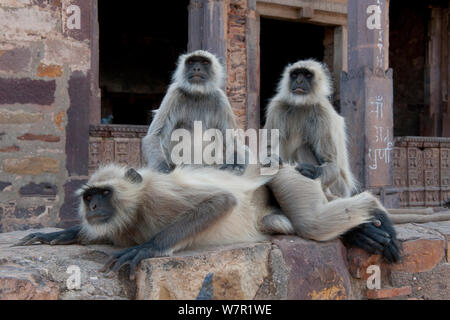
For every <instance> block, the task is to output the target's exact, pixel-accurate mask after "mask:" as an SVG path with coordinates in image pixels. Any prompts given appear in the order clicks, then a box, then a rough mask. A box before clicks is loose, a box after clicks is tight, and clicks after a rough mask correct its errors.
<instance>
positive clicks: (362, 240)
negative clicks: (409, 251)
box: [343, 209, 401, 263]
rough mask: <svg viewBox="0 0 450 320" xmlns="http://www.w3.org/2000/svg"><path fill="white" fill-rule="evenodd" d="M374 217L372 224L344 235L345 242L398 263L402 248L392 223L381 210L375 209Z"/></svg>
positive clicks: (361, 226) (366, 224) (369, 223)
mask: <svg viewBox="0 0 450 320" xmlns="http://www.w3.org/2000/svg"><path fill="white" fill-rule="evenodd" d="M372 217H373V218H372V221H371V222H368V223H363V224H362V225H360V226H358V227H356V228H354V229H352V230H350V231H348V232H347V233H346V234H344V235H343V240H344V242H346V243H347V244H349V245H351V246H356V247H359V248H362V249H364V250H365V251H367V252H368V253H370V254H381V255H382V256H383V257H384V259H386V261H387V262H390V263H395V262H398V261H399V260H400V253H401V246H400V243H399V241H398V240H397V234H396V232H395V229H394V226H393V224H392V221H391V220H390V219H389V217H388V216H387V215H386V213H385V212H383V211H382V210H380V209H374V210H373V211H372Z"/></svg>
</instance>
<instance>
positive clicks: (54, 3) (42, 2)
mask: <svg viewBox="0 0 450 320" xmlns="http://www.w3.org/2000/svg"><path fill="white" fill-rule="evenodd" d="M28 1H30V2H32V3H33V4H35V5H38V6H39V7H41V8H50V9H52V10H58V9H60V8H61V0H28Z"/></svg>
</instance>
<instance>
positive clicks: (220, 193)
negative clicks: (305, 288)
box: [18, 164, 400, 278]
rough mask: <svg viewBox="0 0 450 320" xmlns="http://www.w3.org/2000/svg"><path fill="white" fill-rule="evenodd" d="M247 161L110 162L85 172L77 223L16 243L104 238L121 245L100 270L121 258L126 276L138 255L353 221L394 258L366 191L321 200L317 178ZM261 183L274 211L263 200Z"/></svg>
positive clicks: (363, 242)
mask: <svg viewBox="0 0 450 320" xmlns="http://www.w3.org/2000/svg"><path fill="white" fill-rule="evenodd" d="M253 168H254V167H253V166H251V167H249V168H248V169H247V170H246V172H245V173H244V174H243V175H235V174H233V173H232V172H230V171H227V170H217V169H216V168H211V167H209V168H208V167H200V168H192V167H182V166H180V167H177V168H175V169H174V170H173V171H172V172H170V173H169V174H164V173H161V172H158V171H156V170H154V169H150V168H143V169H140V170H138V171H136V170H134V169H127V168H125V167H122V166H117V165H113V164H111V165H108V166H106V167H103V168H100V169H99V170H97V171H96V172H95V173H93V174H92V176H91V178H90V179H89V181H88V183H87V184H86V186H84V187H83V188H81V189H80V190H79V191H78V195H79V196H80V203H79V214H80V217H81V220H82V224H81V225H78V226H75V227H72V228H69V229H66V230H64V231H58V232H53V233H47V234H44V233H33V234H30V235H28V236H26V237H25V238H24V239H22V240H21V241H20V242H19V243H18V245H31V244H34V243H44V244H52V245H66V244H74V243H92V242H99V241H108V242H112V243H113V244H115V245H117V246H121V247H128V248H127V249H125V250H121V251H118V252H117V253H115V254H113V255H112V256H111V258H110V259H109V261H107V262H106V264H105V266H104V268H103V271H105V272H114V271H117V270H119V269H120V268H121V267H122V266H124V265H127V264H128V265H130V272H131V274H130V277H131V278H134V275H135V269H136V267H137V265H138V263H139V262H140V261H141V260H142V259H146V258H152V257H160V256H168V255H171V254H172V253H173V252H176V251H180V250H184V249H199V248H204V247H216V246H221V245H227V244H234V243H245V242H255V241H262V240H267V239H269V235H270V234H273V233H277V234H297V235H299V236H301V237H304V238H308V239H313V240H317V241H327V240H331V239H334V238H336V237H339V236H340V235H341V234H343V233H345V232H347V231H348V230H349V229H351V228H359V230H360V231H359V232H357V233H356V234H355V237H353V238H351V240H353V244H355V245H358V246H360V247H362V248H363V249H365V250H367V251H370V252H373V253H380V254H382V255H383V256H384V258H385V259H386V260H387V261H389V262H395V261H397V260H398V259H399V253H400V250H399V247H398V243H397V239H396V234H395V230H394V229H393V228H392V225H391V224H389V221H384V220H383V219H384V217H385V209H384V208H383V206H382V205H381V204H380V203H379V202H378V200H377V199H376V198H375V197H374V196H372V195H371V194H369V193H367V192H364V193H361V194H359V195H357V196H354V197H351V198H342V199H336V200H334V201H331V202H328V200H327V199H326V196H325V194H324V192H323V190H322V186H321V183H320V181H318V180H311V179H309V178H307V177H305V176H303V175H301V174H300V173H298V172H297V171H296V169H295V168H294V167H290V166H283V165H282V167H281V169H280V170H279V171H278V172H277V173H276V174H275V175H273V176H261V175H259V174H258V173H257V172H256V171H254V170H253ZM269 189H270V190H271V191H272V192H273V194H274V195H275V197H276V199H277V200H278V202H279V204H280V206H281V210H282V211H281V210H280V209H279V208H276V207H273V206H272V205H271V202H270V192H269ZM283 213H284V214H285V215H284V214H283ZM291 221H292V222H291Z"/></svg>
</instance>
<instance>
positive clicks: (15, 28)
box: [0, 7, 60, 41]
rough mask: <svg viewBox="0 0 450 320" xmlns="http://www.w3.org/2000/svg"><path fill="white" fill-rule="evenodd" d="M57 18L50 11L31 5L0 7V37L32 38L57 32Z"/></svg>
mask: <svg viewBox="0 0 450 320" xmlns="http://www.w3.org/2000/svg"><path fill="white" fill-rule="evenodd" d="M59 25H60V22H59V19H57V17H56V16H55V14H52V13H51V12H48V11H44V10H36V8H33V7H26V8H17V9H6V8H2V7H0V30H2V32H1V33H0V39H1V38H3V39H6V40H13V39H18V40H19V39H20V40H22V41H23V40H34V39H42V37H48V36H49V34H51V33H52V32H57V30H58V27H59Z"/></svg>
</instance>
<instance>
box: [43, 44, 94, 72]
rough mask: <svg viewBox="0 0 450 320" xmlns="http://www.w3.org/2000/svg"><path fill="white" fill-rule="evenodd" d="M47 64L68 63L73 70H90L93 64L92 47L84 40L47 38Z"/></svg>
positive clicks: (45, 60) (59, 64) (44, 60)
mask: <svg viewBox="0 0 450 320" xmlns="http://www.w3.org/2000/svg"><path fill="white" fill-rule="evenodd" d="M42 63H44V64H46V65H58V66H63V65H65V64H67V65H68V66H69V67H70V69H71V70H72V71H83V72H84V73H86V72H88V71H89V69H90V66H91V52H90V47H89V45H87V44H86V43H84V42H81V43H80V42H76V41H70V40H47V41H46V42H45V57H44V59H43V60H42Z"/></svg>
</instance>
